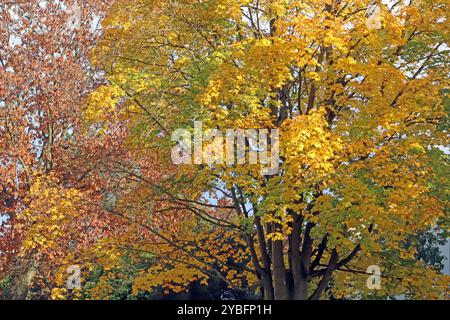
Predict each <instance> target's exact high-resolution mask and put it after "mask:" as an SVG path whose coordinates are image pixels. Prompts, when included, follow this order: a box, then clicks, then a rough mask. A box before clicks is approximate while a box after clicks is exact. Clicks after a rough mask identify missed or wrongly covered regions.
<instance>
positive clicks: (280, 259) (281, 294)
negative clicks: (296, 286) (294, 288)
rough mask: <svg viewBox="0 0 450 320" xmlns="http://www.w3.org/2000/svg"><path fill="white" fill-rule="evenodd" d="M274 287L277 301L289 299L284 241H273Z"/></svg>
mask: <svg viewBox="0 0 450 320" xmlns="http://www.w3.org/2000/svg"><path fill="white" fill-rule="evenodd" d="M272 265H273V287H274V296H275V300H287V299H288V287H287V283H286V269H285V265H284V255H283V241H272Z"/></svg>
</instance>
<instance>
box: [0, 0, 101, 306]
mask: <svg viewBox="0 0 450 320" xmlns="http://www.w3.org/2000/svg"><path fill="white" fill-rule="evenodd" d="M104 8H105V2H103V1H83V2H77V1H29V0H26V1H10V2H8V1H6V2H5V1H2V2H1V3H0V44H1V45H0V190H1V195H0V221H2V222H1V233H0V273H1V277H2V281H6V280H7V281H8V282H9V290H8V292H7V293H5V294H7V295H8V298H10V299H24V298H26V297H32V293H31V292H30V291H32V290H31V289H32V288H33V287H34V288H36V289H37V292H36V294H37V295H38V297H49V290H50V289H51V287H52V284H51V282H52V281H53V278H54V268H55V266H58V265H60V263H61V262H62V260H63V259H64V257H67V256H70V255H72V254H73V252H74V250H75V248H77V247H78V246H80V247H81V246H83V245H84V244H86V242H87V240H88V239H89V238H90V239H92V238H94V234H96V236H97V237H98V234H99V233H100V231H99V230H101V228H95V227H96V225H95V224H94V223H93V220H94V217H96V215H95V214H93V213H92V212H91V211H92V210H88V208H86V206H84V209H85V210H80V206H81V204H80V202H81V200H85V199H86V198H90V197H91V196H92V197H94V195H93V194H92V192H91V191H93V190H94V189H95V188H93V186H95V184H93V183H91V181H85V180H86V179H84V178H85V176H86V175H85V176H83V170H84V171H86V170H87V169H88V165H87V161H86V160H89V157H86V154H91V156H92V155H94V154H95V153H93V152H89V149H90V148H95V143H97V144H100V145H102V143H103V146H102V149H101V150H106V148H105V144H104V142H105V139H104V140H103V141H95V137H94V136H93V135H91V137H92V138H91V139H90V136H89V135H88V134H84V135H83V132H82V128H83V127H84V125H83V126H82V125H81V124H83V121H82V120H81V110H82V106H83V101H84V95H85V94H86V93H87V92H88V91H89V90H92V89H93V88H94V84H95V81H94V80H95V78H94V77H93V76H92V75H91V74H89V70H90V67H89V65H90V64H89V60H88V56H87V54H88V51H89V48H90V47H91V46H92V45H93V44H94V43H95V38H96V37H97V36H98V30H99V29H98V22H99V20H100V19H101V17H102V12H103V10H104ZM93 141H95V143H94V142H93ZM97 148H98V146H97ZM97 154H98V151H97ZM101 157H103V158H105V154H103V155H102V156H100V158H101ZM91 164H92V162H91ZM94 199H95V198H94ZM86 210H87V211H86ZM83 212H84V215H83ZM88 213H91V215H89V214H88ZM96 213H98V212H96ZM86 217H89V218H88V219H85V218H86ZM74 219H77V221H76V222H74ZM97 221H99V220H98V219H97ZM105 222H106V221H105ZM97 226H98V224H97ZM103 227H104V226H103ZM87 230H95V231H87ZM74 234H75V235H76V237H74ZM50 249H51V250H50Z"/></svg>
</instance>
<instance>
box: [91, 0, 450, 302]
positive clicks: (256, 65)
mask: <svg viewBox="0 0 450 320" xmlns="http://www.w3.org/2000/svg"><path fill="white" fill-rule="evenodd" d="M447 18H448V1H446V0H440V1H426V0H423V1H402V0H401V1H394V2H392V3H389V4H384V3H382V2H381V1H368V0H354V1H341V0H326V1H323V0H320V1H318V0H310V1H309V0H307V1H295V0H289V1H285V0H283V1H278V0H276V1H265V0H258V1H250V0H218V1H195V0H188V1H172V0H171V1H165V0H139V1H137V0H122V1H118V2H117V3H116V4H115V5H114V6H113V8H112V9H111V11H110V12H109V15H108V17H107V18H106V19H105V20H104V22H103V27H104V28H105V36H104V38H103V40H102V42H101V43H100V44H99V45H98V46H97V49H96V54H95V57H94V62H95V64H96V65H97V66H98V67H99V68H101V69H102V70H103V71H104V72H105V78H106V80H107V83H106V84H105V85H104V86H102V87H100V88H98V89H97V90H96V91H95V92H94V93H93V94H92V95H91V99H90V102H89V104H88V107H87V109H86V112H85V117H86V119H87V121H88V122H90V123H94V124H97V125H99V126H101V125H105V123H108V122H109V121H111V120H112V119H121V118H122V119H126V120H127V125H128V126H129V127H130V128H131V130H132V132H133V133H134V139H132V140H131V144H133V143H134V144H135V145H141V146H145V149H146V151H143V154H145V152H147V153H157V154H158V155H159V157H160V160H161V161H162V160H165V161H166V162H167V165H168V166H172V164H171V163H170V157H169V154H170V147H171V144H170V135H171V133H172V132H173V130H175V129H177V128H191V127H192V126H193V120H201V121H203V124H204V126H205V128H215V129H219V130H221V131H223V132H224V131H225V130H226V129H228V128H233V129H239V128H242V129H249V128H264V129H279V130H280V132H281V137H280V143H279V145H280V152H281V156H280V163H279V165H280V170H279V172H278V173H277V174H274V175H261V173H260V169H261V165H250V164H247V165H223V164H220V163H213V164H212V165H209V166H205V165H203V166H201V165H199V166H187V167H186V166H182V167H179V168H178V174H177V175H176V176H175V177H171V178H172V180H171V181H172V184H171V185H170V187H171V188H168V187H167V185H164V187H161V185H159V184H158V183H155V181H151V182H150V183H149V181H146V179H144V178H143V177H142V176H141V175H140V174H139V173H136V172H135V174H134V176H135V177H136V179H137V181H140V182H141V183H142V185H143V186H146V187H147V188H149V189H151V190H152V192H155V191H157V192H158V194H160V195H165V196H166V197H167V199H169V200H174V203H187V202H188V203H190V204H191V206H192V207H193V208H195V210H198V209H199V208H202V209H204V208H208V205H209V206H214V207H215V210H214V212H215V213H214V214H211V212H209V214H208V215H205V214H203V215H201V214H200V215H198V217H201V219H200V220H199V221H203V223H201V222H197V223H201V224H202V225H203V226H206V228H210V230H215V231H220V230H221V232H224V234H225V233H226V232H231V233H232V234H233V238H234V239H235V240H234V241H235V243H240V242H243V243H244V244H245V250H243V251H242V253H241V254H243V255H247V256H248V257H249V258H250V259H251V263H250V264H248V266H250V267H251V274H252V275H253V277H254V280H253V282H254V284H255V285H256V286H258V287H260V289H261V290H262V292H263V295H264V298H265V299H290V298H292V299H319V298H320V297H324V292H327V293H328V294H329V295H332V296H333V297H352V296H354V295H356V296H359V297H364V296H368V295H370V296H375V297H383V296H387V295H395V294H405V295H406V296H407V297H410V298H413V297H422V298H425V297H426V298H440V297H443V296H444V295H445V290H446V288H448V283H449V282H448V277H447V278H446V277H444V276H442V275H440V274H438V273H437V272H436V271H434V270H432V269H430V268H428V267H427V266H426V265H425V264H424V263H422V262H418V261H417V260H416V259H415V255H416V249H415V248H417V246H415V245H411V242H410V239H412V236H414V235H416V234H417V233H419V232H421V231H423V230H427V229H429V228H430V227H435V226H437V225H439V226H440V227H441V228H443V229H447V228H448V212H447V211H446V210H445V208H446V205H447V202H446V201H447V199H446V197H445V196H444V197H442V194H441V193H439V192H438V191H437V190H436V188H435V186H436V184H435V183H434V182H435V181H436V180H440V182H443V183H444V184H443V185H441V186H440V188H444V189H445V188H447V186H448V185H447V184H446V181H444V180H445V179H443V178H442V175H443V174H444V175H445V172H442V170H441V169H437V168H436V167H435V166H433V165H432V163H436V162H438V163H443V162H444V161H446V160H445V156H444V154H443V152H442V151H440V148H442V146H444V145H446V141H447V131H446V124H447V112H448V98H447V97H446V95H447V91H446V88H447V87H448V78H447V75H448V33H447V32H446V30H447V27H448V24H447ZM247 146H248V145H247ZM205 159H206V158H205ZM163 162H164V161H162V163H163ZM441 168H442V167H441ZM444 171H445V170H444ZM207 192H209V193H210V194H216V195H217V198H219V200H220V201H219V202H218V203H219V204H218V205H215V203H216V201H212V202H211V200H208V199H205V198H204V197H203V195H204V194H205V193H207ZM202 197H203V198H202ZM211 198H213V196H210V197H209V199H211ZM147 200H148V201H147V203H149V204H150V203H151V199H149V198H147ZM230 207H232V209H230ZM209 209H211V208H209ZM118 210H119V209H118ZM227 210H232V211H233V212H232V214H228V215H227V214H226V213H225V212H228V211H227ZM174 212H176V210H174ZM197 213H198V212H197ZM203 213H205V212H203ZM209 215H212V216H213V219H212V221H209V226H208V216H209ZM213 222H214V223H218V222H220V223H221V225H220V229H217V228H213V227H212V223H213ZM147 226H148V225H147ZM151 226H152V228H154V224H151ZM226 230H228V231H226ZM153 231H154V229H153ZM166 231H168V230H166ZM156 236H157V238H160V237H161V236H162V237H165V238H163V239H164V241H165V243H166V245H167V248H166V249H165V250H162V251H158V252H157V253H158V254H159V255H160V256H162V257H163V258H162V259H167V258H170V255H171V253H173V252H178V253H180V252H182V253H183V254H182V255H178V257H179V258H180V259H175V257H173V256H172V257H171V261H172V262H171V265H172V266H173V268H174V269H173V272H172V274H168V273H167V270H165V271H164V272H165V275H166V276H165V277H162V279H166V281H167V282H170V281H175V282H177V281H178V282H180V283H182V284H183V283H185V280H186V276H187V275H186V274H180V273H179V272H176V270H177V268H181V266H189V268H188V270H190V272H191V273H192V272H193V271H192V270H194V269H195V270H197V271H196V272H195V277H199V276H202V275H206V274H207V273H208V272H211V268H213V269H214V267H215V266H213V265H211V264H206V265H205V263H204V262H205V256H204V254H205V253H203V251H202V250H198V248H197V250H191V249H189V246H190V245H191V246H192V245H195V243H194V242H192V241H188V244H186V243H184V242H183V241H182V239H181V238H179V237H177V236H176V235H173V234H172V235H170V236H164V235H162V234H156ZM160 239H161V238H160ZM190 239H191V240H192V237H191V238H190ZM220 245H222V243H221V242H220V241H214V240H213V241H211V242H210V243H209V248H211V250H213V249H216V250H220V248H219V247H218V246H220ZM177 260H178V261H177ZM216 260H217V259H216ZM177 262H178V264H177ZM223 262H224V263H225V264H226V263H227V260H223ZM228 262H229V261H228ZM369 265H378V266H379V267H380V268H381V270H382V273H383V282H382V288H381V290H379V291H376V292H370V291H368V289H367V288H366V286H365V280H366V279H367V274H366V268H367V266H369ZM216 269H217V268H216ZM185 271H187V270H185ZM158 275H159V273H158V270H150V271H149V272H148V273H147V276H146V282H145V281H144V282H143V283H141V284H140V286H145V285H148V286H152V285H153V283H154V282H155V281H156V282H158V281H161V277H158ZM187 277H188V278H192V277H194V274H191V275H190V276H187ZM158 279H159V280H158ZM162 281H164V280H162ZM327 289H328V290H327Z"/></svg>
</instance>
